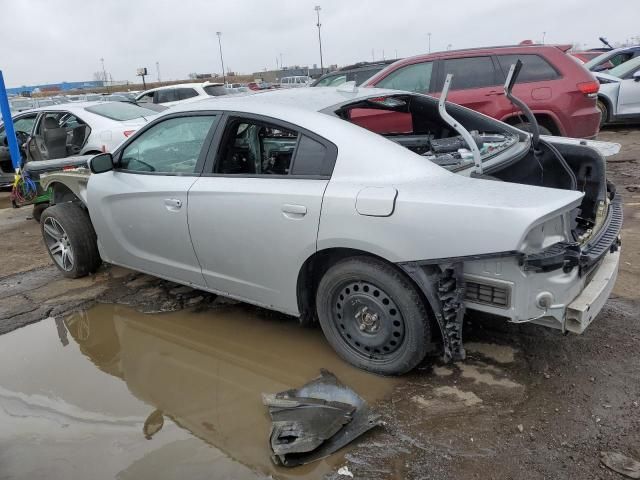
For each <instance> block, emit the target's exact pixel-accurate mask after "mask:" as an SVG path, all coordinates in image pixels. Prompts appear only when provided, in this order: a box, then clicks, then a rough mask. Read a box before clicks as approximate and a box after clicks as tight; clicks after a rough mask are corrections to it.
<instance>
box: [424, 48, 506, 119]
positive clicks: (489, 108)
mask: <svg viewBox="0 0 640 480" xmlns="http://www.w3.org/2000/svg"><path fill="white" fill-rule="evenodd" d="M440 62H441V67H440V72H441V75H440V78H439V79H438V86H437V87H436V90H437V92H438V93H437V94H436V95H435V96H437V97H439V96H440V93H439V92H441V90H442V87H443V85H444V80H445V78H446V76H447V74H449V73H451V74H453V79H452V81H451V87H450V90H449V95H448V97H447V100H448V101H450V102H452V103H457V104H459V105H462V106H464V107H467V108H470V109H472V110H475V111H477V112H480V113H484V114H485V115H488V116H490V117H493V118H498V119H500V118H504V117H506V116H507V115H509V114H510V113H511V112H512V110H513V106H512V105H511V102H509V100H508V99H507V98H506V96H505V94H504V89H503V84H504V77H503V76H502V74H501V71H500V70H499V68H497V67H496V65H495V64H494V62H493V59H492V58H491V56H489V55H486V56H477V57H465V58H448V59H444V60H441V61H440Z"/></svg>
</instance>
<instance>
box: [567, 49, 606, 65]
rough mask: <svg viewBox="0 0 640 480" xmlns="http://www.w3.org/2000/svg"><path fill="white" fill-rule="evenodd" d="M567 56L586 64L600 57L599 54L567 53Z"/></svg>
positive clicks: (589, 52)
mask: <svg viewBox="0 0 640 480" xmlns="http://www.w3.org/2000/svg"><path fill="white" fill-rule="evenodd" d="M569 55H571V56H572V57H575V58H577V59H578V60H580V62H581V63H587V62H588V61H589V60H593V59H594V58H596V57H598V56H600V55H601V52H592V51H586V52H569Z"/></svg>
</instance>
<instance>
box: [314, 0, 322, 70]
mask: <svg viewBox="0 0 640 480" xmlns="http://www.w3.org/2000/svg"><path fill="white" fill-rule="evenodd" d="M320 10H322V9H321V8H320V5H316V6H315V11H316V15H317V16H318V23H317V24H316V26H317V27H318V44H319V45H320V71H321V72H322V73H324V64H323V63H322V35H321V34H320V27H321V26H322V24H321V23H320Z"/></svg>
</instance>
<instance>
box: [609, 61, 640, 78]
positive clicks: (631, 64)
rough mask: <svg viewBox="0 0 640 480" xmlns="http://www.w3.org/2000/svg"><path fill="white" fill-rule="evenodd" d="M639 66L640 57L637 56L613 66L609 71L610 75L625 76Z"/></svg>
mask: <svg viewBox="0 0 640 480" xmlns="http://www.w3.org/2000/svg"><path fill="white" fill-rule="evenodd" d="M638 68H640V57H636V58H634V59H633V60H629V61H628V62H624V63H622V64H620V65H618V66H617V67H614V68H612V69H611V70H609V71H608V72H607V73H608V74H609V75H613V76H614V77H618V78H624V77H626V76H627V75H629V74H630V73H631V72H633V71H635V70H637V69H638Z"/></svg>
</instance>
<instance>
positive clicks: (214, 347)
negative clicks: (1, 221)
mask: <svg viewBox="0 0 640 480" xmlns="http://www.w3.org/2000/svg"><path fill="white" fill-rule="evenodd" d="M260 315H261V311H260V310H257V309H254V308H251V307H248V306H244V305H229V306H224V307H220V308H216V309H212V310H209V311H207V312H203V313H193V312H179V313H166V314H160V315H144V314H140V313H137V312H136V311H134V310H131V309H128V308H125V307H119V306H112V305H99V306H96V307H94V308H92V309H90V310H88V311H86V312H79V313H76V314H74V315H72V316H70V317H69V318H67V319H65V320H64V321H60V319H57V320H56V319H52V318H51V319H47V320H44V321H42V322H40V323H38V324H35V325H32V326H29V327H26V328H23V329H20V330H17V331H14V332H12V333H10V334H7V335H4V336H2V337H0V424H1V425H2V428H1V429H0V466H1V467H0V473H1V474H2V478H5V477H8V478H30V479H38V478H47V479H55V478H67V479H69V478H93V479H98V478H114V477H117V478H119V479H127V478H136V479H140V478H154V479H162V478H178V476H179V477H180V478H190V479H191V478H234V479H244V478H264V477H265V476H268V475H272V476H273V477H275V478H319V477H321V476H322V475H323V474H324V473H326V472H329V471H332V470H335V469H336V466H337V465H339V464H340V463H341V462H342V461H343V453H344V452H339V453H337V454H335V455H333V456H332V457H330V458H328V459H326V460H323V461H319V462H316V463H314V464H311V465H306V466H303V467H299V468H294V469H284V468H279V467H275V466H274V465H273V464H272V463H271V460H270V458H269V454H270V451H269V445H268V438H269V426H270V421H269V417H268V414H267V411H266V409H265V408H264V406H263V405H262V403H261V393H262V392H279V391H282V390H285V389H288V388H292V387H296V386H299V385H302V384H304V383H306V382H307V381H308V380H310V379H311V378H314V377H315V376H317V375H318V372H319V370H320V368H327V369H329V370H331V371H333V372H334V373H335V374H336V375H337V376H338V377H339V378H340V379H341V380H342V381H343V382H344V383H345V384H346V385H349V386H350V387H352V388H353V389H354V390H356V391H357V392H358V393H360V394H361V395H362V396H363V397H364V398H365V399H366V400H367V401H369V402H374V401H375V400H377V399H380V398H382V397H384V396H385V395H386V394H388V393H390V392H391V389H392V388H393V386H394V384H395V382H396V381H397V380H393V379H388V378H382V377H377V376H374V375H370V374H367V373H365V372H362V371H359V370H357V369H355V368H353V367H351V366H349V365H347V364H346V363H344V362H342V361H341V360H340V359H339V358H338V357H337V356H336V355H335V353H334V352H333V351H332V350H331V348H330V347H329V346H328V345H327V344H326V342H325V340H324V337H322V335H321V332H320V331H319V330H315V329H303V328H300V327H299V326H297V325H296V323H295V322H294V321H287V320H283V319H282V318H280V317H277V316H275V317H274V316H268V317H266V318H263V317H261V316H260ZM96 367H97V368H96Z"/></svg>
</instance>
